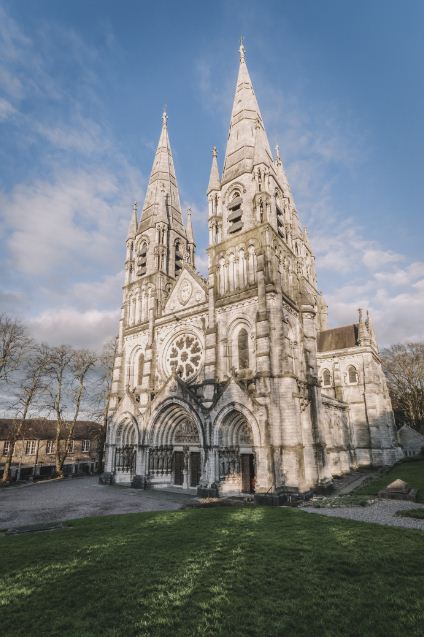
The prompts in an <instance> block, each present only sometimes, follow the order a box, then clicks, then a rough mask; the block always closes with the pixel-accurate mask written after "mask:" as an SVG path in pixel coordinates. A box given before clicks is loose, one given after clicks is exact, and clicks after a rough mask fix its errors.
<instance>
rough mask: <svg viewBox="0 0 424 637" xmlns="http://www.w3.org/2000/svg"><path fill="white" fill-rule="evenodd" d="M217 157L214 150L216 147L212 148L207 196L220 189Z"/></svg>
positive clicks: (216, 152)
mask: <svg viewBox="0 0 424 637" xmlns="http://www.w3.org/2000/svg"><path fill="white" fill-rule="evenodd" d="M217 157H218V151H217V150H216V146H214V147H213V149H212V165H211V174H210V176H209V184H208V190H207V194H209V193H210V192H212V190H219V189H220V188H221V182H220V179H219V169H218V159H217Z"/></svg>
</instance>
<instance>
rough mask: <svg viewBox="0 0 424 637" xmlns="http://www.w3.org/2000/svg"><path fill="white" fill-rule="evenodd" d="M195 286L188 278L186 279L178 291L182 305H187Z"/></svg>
mask: <svg viewBox="0 0 424 637" xmlns="http://www.w3.org/2000/svg"><path fill="white" fill-rule="evenodd" d="M192 291H193V286H192V284H191V283H190V281H189V280H188V279H184V281H183V282H182V283H181V286H180V289H179V291H178V300H179V302H180V303H181V305H187V303H188V302H189V300H190V297H191V293H192Z"/></svg>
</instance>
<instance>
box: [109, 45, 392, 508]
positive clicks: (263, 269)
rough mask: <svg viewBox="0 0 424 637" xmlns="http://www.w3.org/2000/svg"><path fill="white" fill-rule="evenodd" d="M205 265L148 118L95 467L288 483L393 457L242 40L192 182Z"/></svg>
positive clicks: (379, 398)
mask: <svg viewBox="0 0 424 637" xmlns="http://www.w3.org/2000/svg"><path fill="white" fill-rule="evenodd" d="M207 201H208V213H207V219H206V218H205V222H206V221H207V223H208V231H209V245H208V275H207V278H203V277H202V276H201V275H200V274H198V272H197V271H196V269H195V248H196V246H195V240H194V235H193V229H192V224H191V211H188V212H187V217H186V223H185V225H184V224H183V218H182V211H181V205H180V197H179V192H178V185H177V178H176V174H175V168H174V163H173V158H172V151H171V145H170V141H169V135H168V117H167V114H166V113H164V114H163V117H162V130H161V134H160V139H159V143H158V148H157V151H156V155H155V158H154V162H153V167H152V172H151V176H150V180H149V184H148V187H147V192H146V198H145V201H144V205H143V209H142V213H141V219H139V218H138V209H137V206H134V208H133V211H132V216H131V222H130V228H129V233H128V239H127V253H126V262H125V271H126V277H125V285H124V288H123V304H122V312H121V320H120V328H119V342H118V349H117V355H116V361H115V369H114V379H113V388H112V396H111V400H110V411H109V427H108V433H107V447H106V472H107V475H108V477H110V476H111V477H112V480H113V481H114V482H117V483H127V484H130V483H132V484H134V485H141V486H143V487H145V486H148V487H149V486H151V487H155V488H161V487H169V486H170V485H173V486H175V487H177V488H181V489H183V490H184V489H196V488H197V489H198V490H199V492H200V493H207V494H213V495H219V496H220V495H228V494H242V493H256V494H258V496H259V495H261V494H262V495H261V497H264V496H265V495H272V496H275V497H278V498H279V497H280V496H281V497H282V498H283V499H284V494H289V496H290V498H291V497H296V496H299V497H301V496H302V495H304V494H307V493H309V492H310V491H311V490H314V489H325V488H327V487H328V486H329V485H330V484H331V482H332V480H333V477H334V476H340V475H343V474H346V473H348V472H350V471H351V470H352V469H356V468H357V467H358V466H362V465H385V464H390V463H392V462H394V461H395V460H396V459H397V458H398V457H399V453H400V452H399V446H398V443H397V441H396V437H395V434H394V420H393V413H392V408H391V404H390V399H389V396H388V392H387V385H386V381H385V378H384V375H383V372H382V369H381V363H380V359H379V355H378V349H377V345H376V341H375V335H374V332H373V329H372V326H371V321H370V317H369V316H367V317H365V315H364V313H363V312H362V311H361V316H360V319H359V323H358V324H355V325H352V326H348V327H347V328H343V329H342V330H339V332H337V333H333V332H332V331H331V330H327V328H326V321H327V305H326V303H325V301H324V298H323V297H322V295H321V293H320V292H319V291H318V288H317V279H316V271H315V257H314V255H313V252H312V247H311V244H310V241H309V237H308V234H307V231H306V228H304V227H302V225H301V223H300V220H299V215H298V211H297V208H296V203H295V201H294V198H293V194H292V191H291V188H290V186H289V182H288V179H287V175H286V172H285V169H284V166H283V162H282V159H281V156H280V151H279V148H278V147H277V149H276V153H275V157H273V153H272V151H271V148H270V144H269V141H268V137H267V133H266V129H265V124H264V121H263V118H262V115H261V111H260V109H259V105H258V101H257V97H256V94H255V91H254V89H253V84H252V81H251V78H250V75H249V71H248V68H247V63H246V53H245V49H244V46H243V45H241V47H240V65H239V71H238V76H237V81H236V91H235V96H234V102H233V108H232V112H231V120H230V129H229V134H228V140H227V148H226V152H225V158H224V163H223V171H222V174H220V171H219V165H218V152H217V149H216V148H215V147H214V149H213V151H212V166H211V172H210V178H209V183H208V186H207Z"/></svg>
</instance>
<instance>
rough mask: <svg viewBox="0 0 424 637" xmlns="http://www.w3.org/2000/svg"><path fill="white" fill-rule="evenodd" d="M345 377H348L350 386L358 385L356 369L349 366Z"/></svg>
mask: <svg viewBox="0 0 424 637" xmlns="http://www.w3.org/2000/svg"><path fill="white" fill-rule="evenodd" d="M347 377H348V380H349V384H350V385H357V384H358V372H357V369H356V367H354V365H349V367H348V370H347Z"/></svg>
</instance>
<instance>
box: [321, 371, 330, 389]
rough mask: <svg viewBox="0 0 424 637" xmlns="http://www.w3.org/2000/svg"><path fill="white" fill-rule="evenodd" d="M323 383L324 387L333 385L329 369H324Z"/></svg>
mask: <svg viewBox="0 0 424 637" xmlns="http://www.w3.org/2000/svg"><path fill="white" fill-rule="evenodd" d="M322 384H323V387H331V374H330V371H329V370H328V369H324V371H323V372H322Z"/></svg>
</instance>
